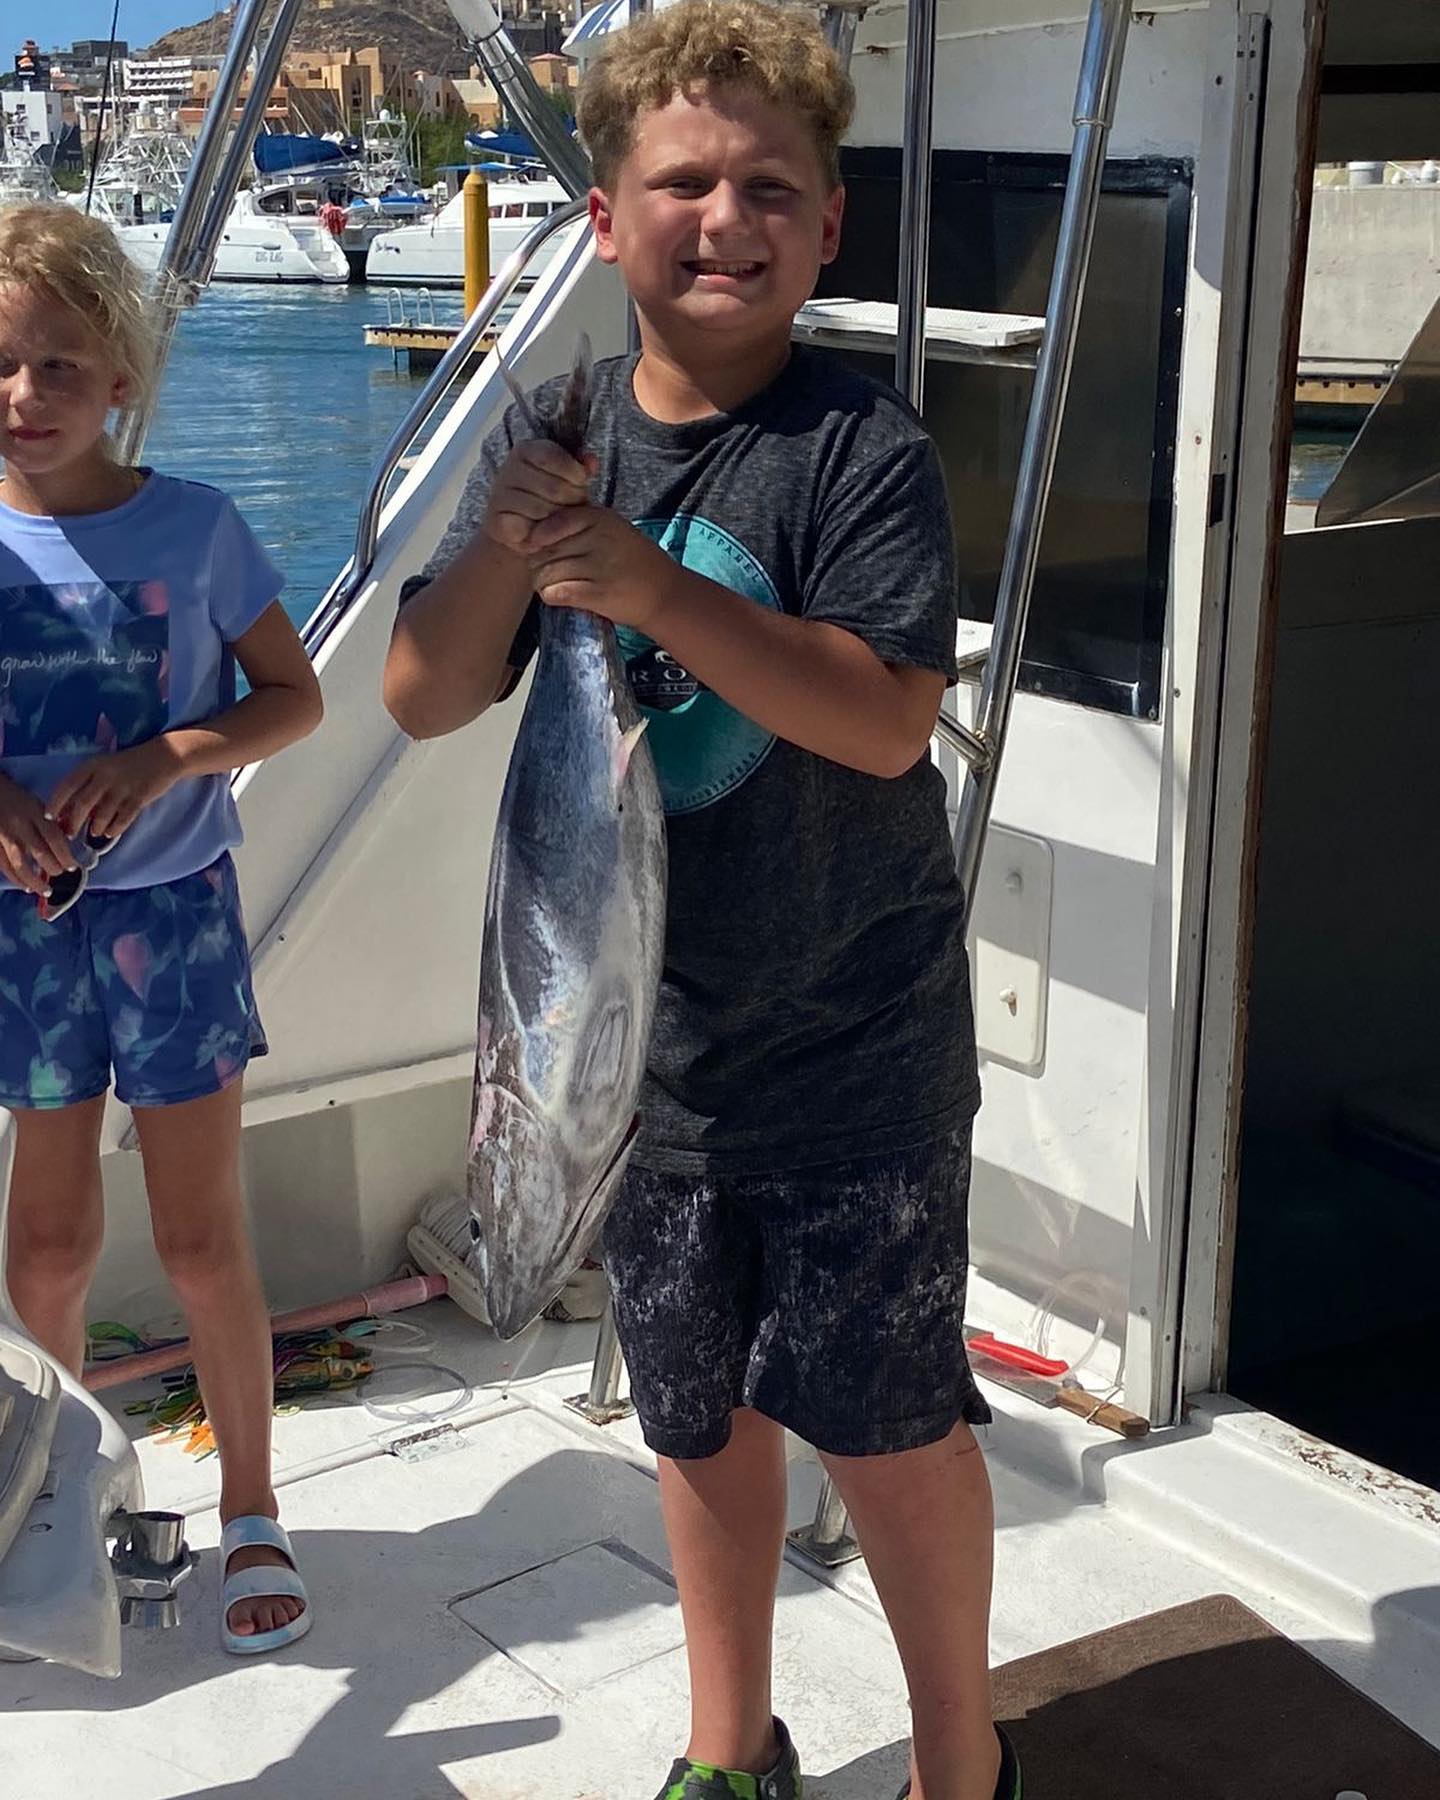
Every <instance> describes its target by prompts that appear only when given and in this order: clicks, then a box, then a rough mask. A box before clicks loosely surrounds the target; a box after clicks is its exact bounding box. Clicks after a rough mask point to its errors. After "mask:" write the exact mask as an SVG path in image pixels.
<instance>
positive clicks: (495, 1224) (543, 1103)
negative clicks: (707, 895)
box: [467, 339, 666, 1338]
mask: <svg viewBox="0 0 1440 1800" xmlns="http://www.w3.org/2000/svg"><path fill="white" fill-rule="evenodd" d="M506 373H507V379H508V371H507V372H506ZM516 391H517V394H518V390H516ZM589 394H590V362H589V349H588V345H586V344H585V342H584V340H583V339H582V340H581V347H580V351H579V353H578V354H577V357H576V363H575V368H574V370H573V371H572V374H571V378H570V381H569V383H568V384H567V387H566V390H565V392H564V394H563V396H562V398H561V402H560V405H559V407H558V409H557V411H556V413H555V416H554V417H553V418H552V419H549V420H540V419H537V418H536V417H535V415H534V412H533V411H532V409H531V407H530V405H529V403H528V402H526V401H525V400H524V398H523V396H520V397H519V398H520V404H521V407H522V410H523V411H524V413H525V415H526V417H527V428H528V429H529V430H531V431H532V432H533V433H535V434H536V435H542V434H543V435H545V436H548V437H550V438H552V439H554V441H556V442H557V443H559V444H560V445H561V446H562V448H564V449H566V450H567V451H568V452H569V453H570V454H571V455H574V456H576V457H578V456H579V455H580V454H581V453H582V451H583V448H584V440H585V431H586V427H587V425H588V419H589ZM644 729H645V728H644V722H643V720H642V719H641V716H640V711H639V708H638V707H637V705H636V703H635V698H634V695H633V694H632V692H631V688H630V682H629V679H628V677H627V675H626V672H625V666H624V663H623V662H622V660H621V657H620V652H619V646H618V645H617V643H616V639H615V631H614V628H613V626H611V625H610V624H609V622H608V621H606V620H604V619H600V618H597V617H595V616H594V615H592V614H590V613H583V612H577V611H572V610H569V609H562V608H556V607H543V608H542V609H541V621H540V647H539V653H538V656H537V658H536V664H535V674H534V679H533V681H532V684H531V688H530V695H529V698H528V700H527V702H526V706H525V712H524V715H523V717H522V718H521V721H520V728H519V731H518V733H517V735H516V739H515V747H514V750H513V751H512V753H511V758H510V767H509V771H508V773H507V776H506V780H505V789H504V793H503V795H502V797H501V801H500V812H499V817H498V820H497V822H496V827H495V841H494V848H493V850H492V852H491V858H490V880H489V887H488V891H487V895H486V902H485V934H484V941H483V946H482V950H481V962H480V1016H479V1029H478V1034H477V1047H476V1065H475V1095H474V1109H473V1113H472V1119H471V1133H470V1157H469V1173H468V1181H467V1190H468V1198H469V1203H470V1217H471V1227H470V1229H471V1235H472V1239H473V1245H474V1258H473V1260H474V1264H475V1266H476V1268H477V1270H478V1272H479V1274H480V1276H481V1280H482V1282H483V1285H484V1289H485V1302H486V1307H487V1309H488V1311H489V1314H490V1320H491V1323H492V1324H493V1325H494V1327H495V1330H496V1331H497V1332H498V1333H499V1335H500V1336H501V1337H502V1338H510V1337H514V1336H515V1334H516V1333H517V1332H519V1331H522V1330H523V1329H524V1328H525V1326H526V1325H528V1324H529V1323H530V1322H531V1320H532V1319H534V1318H535V1317H536V1316H537V1314H539V1313H540V1312H541V1310H542V1309H543V1308H544V1307H545V1306H546V1305H547V1304H548V1303H549V1301H550V1300H552V1299H553V1298H554V1297H555V1295H556V1293H557V1292H558V1291H559V1289H560V1287H561V1285H562V1284H563V1282H564V1280H565V1277H566V1276H567V1275H568V1274H569V1273H570V1271H571V1269H572V1268H573V1267H574V1265H575V1263H576V1262H577V1261H578V1259H579V1258H580V1256H581V1255H582V1254H583V1252H584V1251H585V1249H586V1247H587V1246H588V1244H589V1243H590V1241H591V1240H592V1238H593V1237H594V1235H595V1232H596V1231H597V1230H598V1228H599V1226H600V1225H601V1223H602V1222H603V1220H604V1217H605V1214H606V1213H607V1212H608V1210H609V1208H610V1205H611V1202H612V1201H613V1200H614V1197H615V1194H616V1191H617V1190H618V1188H619V1185H620V1180H621V1177H622V1176H623V1174H624V1172H625V1164H626V1162H627V1160H628V1158H629V1155H630V1150H631V1147H632V1145H633V1143H634V1141H635V1135H636V1131H637V1129H638V1124H639V1119H638V1113H637V1106H638V1102H639V1096H640V1085H641V1080H642V1078H643V1075H644V1068H645V1055H646V1050H647V1047H648V1044H649V1038H650V1027H651V1022H652V1019H653V1016H654V1010H655V998H656V995H657V993H658V991H659V986H660V968H661V959H662V956H663V952H664V943H665V876H666V857H665V822H664V811H663V808H662V805H661V801H660V789H659V784H658V782H657V780H656V775H655V766H654V762H653V759H652V757H651V754H650V747H649V745H648V743H646V741H645V738H644Z"/></svg>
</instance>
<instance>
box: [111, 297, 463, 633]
mask: <svg viewBox="0 0 1440 1800" xmlns="http://www.w3.org/2000/svg"><path fill="white" fill-rule="evenodd" d="M410 305H411V307H412V308H413V306H414V300H413V299H412V300H411V302H410ZM463 311H464V308H463V301H462V296H461V295H460V294H459V293H458V292H457V293H451V294H445V293H437V294H436V295H435V317H436V319H437V321H438V322H439V323H441V324H453V323H458V322H459V320H460V318H461V317H462V315H463ZM385 318H386V312H385V295H384V292H383V290H380V289H375V288H363V287H359V288H341V287H278V286H277V287H273V288H272V287H260V286H255V287H250V286H246V285H242V284H239V283H229V282H226V283H220V284H217V285H216V286H214V287H212V288H211V289H210V290H209V291H208V292H207V293H206V294H205V295H204V296H203V297H202V298H201V300H200V302H199V304H198V305H197V306H195V307H193V308H192V309H191V310H190V311H189V312H188V313H187V314H185V316H184V317H183V318H182V319H181V321H180V326H179V330H178V331H177V333H176V338H175V344H174V347H173V349H172V351H171V354H170V361H169V364H168V366H167V368H166V371H165V380H164V384H163V386H162V388H161V393H160V404H159V406H158V408H157V409H156V413H155V421H154V423H153V425H152V426H151V428H150V435H149V437H148V439H147V440H146V444H145V453H144V455H145V461H146V462H147V463H150V464H153V465H154V467H156V468H157V469H162V470H164V471H165V472H166V473H167V474H170V475H183V476H187V477H189V478H190V479H192V480H195V481H208V482H212V483H213V484H214V485H215V486H216V487H218V488H223V489H224V490H225V492H226V493H227V494H229V495H230V496H231V498H232V499H233V500H234V501H235V503H236V505H237V506H239V508H240V510H241V512H242V513H243V514H244V515H245V518H246V520H247V521H248V523H249V524H250V526H251V528H252V529H253V530H254V532H255V533H256V535H257V536H258V537H259V539H260V541H261V542H262V543H263V544H264V545H265V548H266V549H267V550H268V551H269V552H270V554H271V555H272V556H273V557H274V559H275V561H276V563H277V564H278V565H279V567H280V568H281V570H282V571H283V572H284V574H285V576H286V578H287V586H286V589H285V594H284V600H285V607H286V610H287V611H288V612H289V614H290V616H291V617H292V618H293V619H294V620H295V621H296V623H297V624H301V623H303V622H304V620H305V619H306V618H307V617H308V616H309V614H310V613H311V612H312V611H313V610H314V608H315V606H316V605H317V604H318V602H319V601H320V599H321V598H322V596H323V595H324V593H325V590H326V589H327V588H328V587H329V585H330V583H331V582H332V581H333V580H334V578H335V575H336V573H337V571H338V570H339V569H340V567H341V565H342V564H343V563H344V561H345V559H346V557H347V556H348V555H349V554H350V548H351V545H352V543H353V541H354V537H355V519H356V514H357V511H358V508H359V505H360V500H361V497H362V496H363V494H364V492H365V490H366V488H367V486H368V485H369V479H370V472H371V469H372V468H373V466H374V463H375V461H376V459H377V458H378V456H379V455H380V452H381V450H382V449H383V448H384V447H385V444H386V441H387V440H388V438H389V436H390V433H391V432H392V431H393V430H394V428H395V426H396V425H397V424H399V422H400V420H401V419H402V418H403V417H404V415H405V412H406V410H407V409H408V407H409V406H410V403H411V402H412V401H413V400H414V398H415V396H416V395H417V394H418V393H419V391H420V385H421V383H420V379H419V378H417V377H415V376H412V375H410V374H408V373H407V371H406V367H405V364H404V361H403V359H402V361H401V364H400V367H399V368H398V369H397V368H396V367H395V366H394V363H393V361H392V358H391V353H390V352H389V351H388V350H374V349H368V348H367V347H366V345H365V342H364V327H365V326H366V325H369V324H377V325H383V324H384V323H385ZM439 416H443V413H442V414H441V415H438V416H437V419H436V421H435V422H436V423H438V420H439Z"/></svg>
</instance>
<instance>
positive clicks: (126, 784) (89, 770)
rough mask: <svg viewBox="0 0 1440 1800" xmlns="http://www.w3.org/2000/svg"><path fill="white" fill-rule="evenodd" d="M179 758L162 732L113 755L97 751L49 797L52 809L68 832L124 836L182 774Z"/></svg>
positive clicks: (107, 836)
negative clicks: (122, 833)
mask: <svg viewBox="0 0 1440 1800" xmlns="http://www.w3.org/2000/svg"><path fill="white" fill-rule="evenodd" d="M180 772H181V771H180V763H179V760H178V758H177V757H176V755H175V753H174V750H173V749H172V747H171V746H170V744H169V743H168V742H167V741H166V739H165V737H164V736H163V735H162V736H160V737H156V738H151V739H150V740H149V742H148V743H144V744H136V745H135V747H134V748H133V749H132V750H119V751H116V753H115V754H114V755H113V756H92V757H91V758H90V760H89V762H84V763H81V764H80V766H79V768H77V769H72V770H71V771H70V773H69V774H68V775H67V776H66V777H65V779H64V780H63V781H62V782H61V783H60V785H59V786H58V787H57V788H56V789H55V792H54V793H53V794H52V795H51V796H50V811H51V813H52V814H53V815H54V817H55V818H57V819H58V820H59V821H60V826H61V829H62V830H63V831H64V832H65V834H66V835H67V836H68V837H72V838H73V837H79V836H80V834H81V833H82V832H84V831H88V832H89V833H90V835H91V836H92V837H104V838H110V837H119V836H120V834H121V832H122V831H128V830H129V829H130V827H131V826H132V825H133V824H134V823H135V821H136V819H137V818H138V817H139V815H140V813H141V812H142V811H143V809H144V808H145V807H147V806H149V805H150V804H151V803H152V801H155V800H158V799H159V798H160V796H161V795H162V794H165V793H168V792H169V790H170V789H171V788H172V787H174V785H175V783H176V782H177V781H178V780H179V779H180Z"/></svg>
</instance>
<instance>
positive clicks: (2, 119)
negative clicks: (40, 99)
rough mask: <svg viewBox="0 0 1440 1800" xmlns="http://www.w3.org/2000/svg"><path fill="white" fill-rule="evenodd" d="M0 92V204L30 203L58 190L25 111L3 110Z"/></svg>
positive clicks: (27, 204) (1, 205)
mask: <svg viewBox="0 0 1440 1800" xmlns="http://www.w3.org/2000/svg"><path fill="white" fill-rule="evenodd" d="M4 99H5V96H4V94H3V93H0V207H6V206H34V205H35V204H36V203H37V202H41V201H46V200H54V199H55V198H56V196H57V194H58V191H59V190H58V189H57V188H56V186H55V177H54V176H53V175H52V174H51V172H50V166H49V164H48V163H46V162H45V161H44V159H43V158H42V157H41V155H40V145H39V143H38V141H37V140H36V139H35V138H34V136H33V135H32V133H31V131H30V129H29V126H28V124H27V122H26V119H25V115H24V114H23V113H20V112H17V111H6V110H5V107H4Z"/></svg>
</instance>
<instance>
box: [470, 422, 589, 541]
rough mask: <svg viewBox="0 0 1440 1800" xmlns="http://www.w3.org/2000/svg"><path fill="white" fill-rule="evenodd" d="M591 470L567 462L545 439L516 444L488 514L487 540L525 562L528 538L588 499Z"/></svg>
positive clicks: (570, 460)
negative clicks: (553, 516) (560, 509)
mask: <svg viewBox="0 0 1440 1800" xmlns="http://www.w3.org/2000/svg"><path fill="white" fill-rule="evenodd" d="M593 473H594V468H593V462H592V466H590V467H587V466H586V464H585V463H578V462H576V461H575V459H574V457H573V456H567V455H566V454H565V452H564V451H563V450H562V449H561V448H560V446H559V445H558V444H552V443H550V442H549V440H548V439H546V438H531V439H528V440H527V441H526V442H525V443H522V444H517V445H516V446H515V448H514V449H513V450H512V451H511V452H510V454H509V455H508V456H507V457H506V458H505V461H504V462H503V463H502V464H501V466H500V473H499V474H498V475H497V476H496V478H495V486H494V487H493V488H492V489H491V492H490V504H489V506H488V507H487V508H486V510H485V525H484V532H485V536H486V537H488V538H489V539H490V540H491V542H492V543H496V544H498V545H499V546H500V548H501V549H502V550H508V551H510V552H511V554H512V555H514V556H526V555H528V554H529V550H530V534H531V532H532V530H533V528H534V527H535V526H536V525H537V524H538V523H539V522H540V521H541V520H542V519H548V518H549V517H550V516H551V514H552V513H553V512H555V511H556V509H557V508H558V507H562V506H577V505H580V504H582V503H583V502H584V501H585V500H586V498H587V497H588V495H589V491H590V477H591V475H592V474H593Z"/></svg>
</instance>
